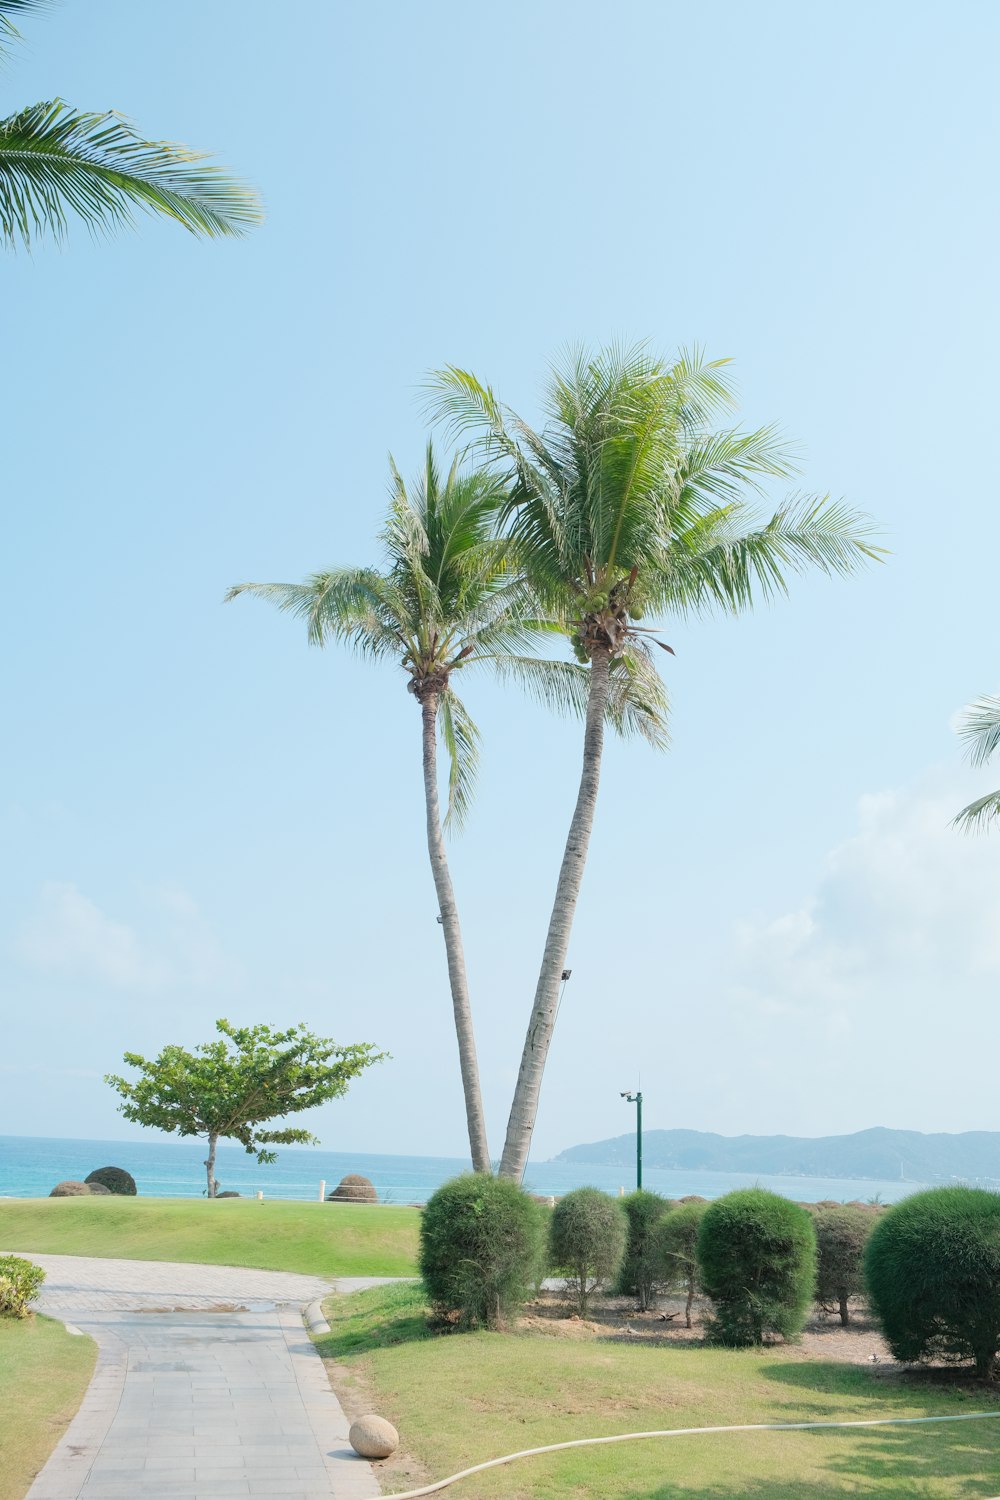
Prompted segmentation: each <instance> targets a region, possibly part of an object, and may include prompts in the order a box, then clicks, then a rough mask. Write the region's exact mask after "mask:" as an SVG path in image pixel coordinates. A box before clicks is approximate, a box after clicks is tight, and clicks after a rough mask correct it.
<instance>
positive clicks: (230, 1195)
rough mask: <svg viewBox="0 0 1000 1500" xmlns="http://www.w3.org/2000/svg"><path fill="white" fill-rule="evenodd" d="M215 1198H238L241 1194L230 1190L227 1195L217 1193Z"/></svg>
mask: <svg viewBox="0 0 1000 1500" xmlns="http://www.w3.org/2000/svg"><path fill="white" fill-rule="evenodd" d="M215 1196H216V1198H217V1199H218V1198H238V1197H239V1196H240V1195H239V1193H236V1192H234V1191H233V1189H232V1188H229V1189H228V1191H227V1192H225V1193H216V1195H215Z"/></svg>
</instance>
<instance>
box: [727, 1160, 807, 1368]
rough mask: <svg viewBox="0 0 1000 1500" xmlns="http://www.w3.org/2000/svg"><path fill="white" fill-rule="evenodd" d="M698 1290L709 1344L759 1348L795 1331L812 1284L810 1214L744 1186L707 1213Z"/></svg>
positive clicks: (775, 1196)
mask: <svg viewBox="0 0 1000 1500" xmlns="http://www.w3.org/2000/svg"><path fill="white" fill-rule="evenodd" d="M698 1265H699V1269H700V1279H701V1285H702V1289H703V1290H704V1292H705V1294H706V1296H708V1297H709V1298H711V1300H712V1302H713V1303H714V1309H713V1317H712V1320H711V1322H710V1324H709V1335H710V1337H711V1338H712V1339H713V1340H714V1342H716V1343H720V1344H729V1345H733V1346H735V1347H741V1346H746V1345H751V1344H762V1343H763V1342H764V1337H765V1335H766V1334H770V1333H780V1334H781V1335H782V1337H783V1338H786V1339H791V1338H794V1337H795V1336H796V1334H798V1333H800V1332H801V1331H802V1326H803V1324H804V1323H805V1320H806V1313H807V1311H808V1309H809V1305H810V1303H811V1302H812V1296H813V1289H814V1287H815V1285H816V1231H815V1230H814V1229H813V1222H812V1215H811V1214H810V1213H808V1211H807V1210H806V1209H804V1208H800V1207H799V1206H798V1204H797V1203H791V1202H790V1201H789V1200H788V1199H787V1198H782V1197H779V1195H778V1194H777V1193H769V1192H767V1191H766V1190H765V1189H764V1188H743V1189H741V1190H740V1191H738V1192H735V1193H727V1194H726V1196H725V1197H724V1198H717V1199H716V1200H715V1202H714V1203H710V1204H709V1206H708V1208H706V1210H705V1213H704V1216H703V1218H702V1221H701V1229H700V1230H699V1233H698Z"/></svg>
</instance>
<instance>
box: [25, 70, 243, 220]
mask: <svg viewBox="0 0 1000 1500" xmlns="http://www.w3.org/2000/svg"><path fill="white" fill-rule="evenodd" d="M136 210H144V211H146V212H149V213H154V214H162V215H164V216H166V217H167V218H170V219H174V220H176V222H177V223H179V224H181V225H183V227H184V228H185V229H188V230H190V231H191V233H192V234H195V235H202V236H206V237H208V238H216V237H219V236H222V235H241V234H244V233H245V232H246V231H247V230H248V229H249V228H250V227H251V226H253V225H254V224H258V223H260V221H261V219H262V217H263V214H262V210H261V205H260V200H259V198H258V196H257V194H256V192H255V191H254V190H253V188H251V187H249V186H247V184H245V183H242V182H239V181H237V180H236V179H235V178H233V177H231V176H229V175H228V173H227V172H225V171H224V169H223V168H221V167H219V166H214V165H211V164H210V163H209V162H208V160H207V157H206V155H205V154H204V153H203V152H198V151H192V150H190V149H189V148H188V147H187V146H180V145H175V144H172V143H171V142H168V141H144V140H143V139H142V138H141V137H140V136H139V135H138V134H137V132H136V130H135V129H134V127H133V126H132V125H131V124H130V122H129V121H128V120H126V119H124V118H123V117H122V116H121V115H118V114H115V113H114V112H108V113H107V114H90V113H84V112H81V111H79V110H75V109H73V108H72V107H71V106H70V105H68V104H67V103H66V102H65V101H64V100H62V99H54V100H50V101H48V102H45V103H41V104H34V105H31V106H30V107H29V108H27V109H23V110H20V111H19V112H18V113H17V114H14V115H11V116H10V117H9V118H8V119H6V120H2V121H0V235H2V237H3V239H4V241H5V242H6V243H7V244H8V245H15V244H17V243H18V242H22V243H23V244H24V245H26V246H30V245H31V243H32V241H33V240H34V239H37V238H38V237H40V236H41V235H43V234H46V233H48V234H52V235H54V236H55V237H56V238H57V239H61V238H62V237H63V236H64V234H65V233H66V230H67V227H68V215H69V214H70V213H72V214H76V215H77V216H78V217H79V218H81V219H82V220H83V222H84V223H85V224H86V225H87V226H88V228H89V229H90V230H91V231H92V232H97V231H100V230H110V229H119V228H122V227H124V226H126V225H131V224H133V223H134V222H135V215H136Z"/></svg>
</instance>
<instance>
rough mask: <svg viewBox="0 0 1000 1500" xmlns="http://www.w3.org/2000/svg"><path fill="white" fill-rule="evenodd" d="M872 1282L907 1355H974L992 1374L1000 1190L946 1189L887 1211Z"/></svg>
mask: <svg viewBox="0 0 1000 1500" xmlns="http://www.w3.org/2000/svg"><path fill="white" fill-rule="evenodd" d="M865 1281H866V1283H867V1286H868V1295H869V1298H870V1300H871V1304H872V1307H873V1309H874V1311H875V1314H876V1316H877V1317H878V1320H879V1322H880V1323H881V1325H882V1330H883V1332H884V1334H885V1337H886V1342H887V1343H888V1345H889V1348H890V1349H891V1350H892V1352H893V1354H894V1355H895V1357H896V1358H897V1359H900V1360H927V1359H933V1358H935V1357H937V1358H941V1359H945V1360H954V1361H959V1360H972V1361H974V1363H975V1366H976V1370H977V1372H978V1374H980V1375H983V1376H988V1375H989V1374H991V1372H992V1370H993V1368H994V1363H995V1361H996V1357H997V1351H998V1349H1000V1193H990V1192H987V1191H986V1190H985V1189H983V1188H968V1187H940V1188H931V1189H930V1190H929V1191H928V1192H925V1193H914V1195H913V1197H912V1198H904V1199H903V1201H902V1202H901V1203H897V1204H896V1205H895V1206H894V1207H893V1208H890V1209H889V1210H888V1211H887V1212H886V1213H885V1214H883V1215H882V1216H881V1217H880V1218H879V1219H878V1222H877V1223H876V1225H875V1228H874V1229H873V1230H872V1232H871V1237H870V1238H869V1240H868V1244H867V1246H866V1249H865Z"/></svg>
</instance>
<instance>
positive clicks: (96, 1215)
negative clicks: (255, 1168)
mask: <svg viewBox="0 0 1000 1500" xmlns="http://www.w3.org/2000/svg"><path fill="white" fill-rule="evenodd" d="M418 1221H419V1210H417V1209H415V1208H402V1207H395V1206H389V1207H382V1206H379V1205H375V1204H371V1205H368V1204H365V1205H357V1204H349V1203H281V1202H278V1201H277V1200H274V1201H268V1200H266V1199H265V1201H264V1202H263V1203H258V1202H257V1200H256V1199H255V1198H223V1199H221V1200H219V1201H217V1202H214V1203H210V1202H208V1200H207V1199H197V1198H8V1199H5V1200H4V1201H3V1202H0V1250H24V1251H35V1252H36V1253H37V1254H44V1253H46V1252H48V1254H50V1255H108V1256H118V1257H121V1258H123V1259H126V1260H181V1261H202V1262H204V1263H206V1264H208V1265H225V1266H256V1267H259V1268H260V1269H262V1270H268V1271H303V1272H306V1273H309V1274H311V1275H318V1276H412V1275H414V1274H415V1265H416V1254H417V1225H418Z"/></svg>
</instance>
